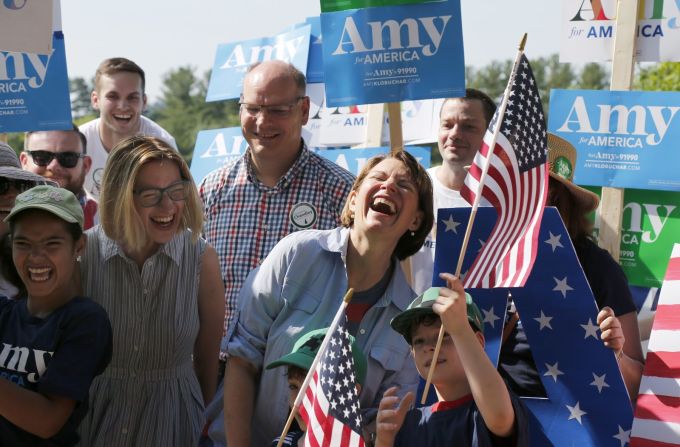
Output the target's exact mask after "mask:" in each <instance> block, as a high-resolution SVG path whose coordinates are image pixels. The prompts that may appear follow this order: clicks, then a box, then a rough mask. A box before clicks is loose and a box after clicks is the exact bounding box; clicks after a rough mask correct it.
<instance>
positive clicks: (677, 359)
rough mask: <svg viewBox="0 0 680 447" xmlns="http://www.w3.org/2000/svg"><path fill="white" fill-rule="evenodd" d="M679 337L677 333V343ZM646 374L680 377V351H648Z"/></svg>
mask: <svg viewBox="0 0 680 447" xmlns="http://www.w3.org/2000/svg"><path fill="white" fill-rule="evenodd" d="M677 338H678V336H677V333H676V344H677V343H678V341H679V340H677ZM645 376H653V377H667V378H674V377H680V352H656V351H655V352H652V351H649V352H647V359H646V361H645Z"/></svg>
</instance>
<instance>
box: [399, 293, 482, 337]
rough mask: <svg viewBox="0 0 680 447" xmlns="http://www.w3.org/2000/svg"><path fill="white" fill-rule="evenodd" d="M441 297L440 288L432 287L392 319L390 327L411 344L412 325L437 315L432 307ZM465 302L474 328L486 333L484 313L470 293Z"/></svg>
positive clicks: (469, 319)
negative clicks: (423, 317) (421, 319)
mask: <svg viewBox="0 0 680 447" xmlns="http://www.w3.org/2000/svg"><path fill="white" fill-rule="evenodd" d="M438 296H439V287H430V288H429V289H427V290H426V291H425V292H424V293H423V294H422V295H420V296H418V298H416V299H415V300H413V302H412V303H411V304H409V306H408V308H406V310H405V311H403V312H402V313H400V314H399V315H397V316H396V317H394V318H392V321H390V326H392V329H394V330H395V331H397V332H399V333H400V334H401V335H403V336H404V338H405V339H406V341H407V342H408V343H409V344H411V324H412V323H413V322H414V321H415V320H416V319H417V318H420V317H422V316H425V315H437V314H435V313H434V311H433V310H432V305H433V304H434V302H435V301H436V299H437V297H438ZM465 302H466V303H467V316H468V321H469V322H470V324H472V326H473V327H474V328H475V329H477V330H478V331H480V332H482V333H483V332H484V323H483V320H484V319H483V318H482V313H481V312H480V311H479V308H478V307H477V305H476V304H475V303H474V301H472V297H471V296H470V294H469V293H465Z"/></svg>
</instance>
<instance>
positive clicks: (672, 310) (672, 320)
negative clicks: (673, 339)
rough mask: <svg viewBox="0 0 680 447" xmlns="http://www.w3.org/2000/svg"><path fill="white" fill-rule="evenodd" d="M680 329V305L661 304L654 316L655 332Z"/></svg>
mask: <svg viewBox="0 0 680 447" xmlns="http://www.w3.org/2000/svg"><path fill="white" fill-rule="evenodd" d="M664 329H673V330H678V329H680V304H667V303H666V301H664V304H659V305H658V306H657V307H656V315H655V316H654V330H664ZM678 348H680V346H678Z"/></svg>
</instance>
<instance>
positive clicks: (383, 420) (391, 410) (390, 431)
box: [375, 386, 415, 447]
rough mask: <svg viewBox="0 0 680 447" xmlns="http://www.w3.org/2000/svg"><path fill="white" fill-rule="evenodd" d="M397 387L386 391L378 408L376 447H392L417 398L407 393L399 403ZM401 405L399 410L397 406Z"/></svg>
mask: <svg viewBox="0 0 680 447" xmlns="http://www.w3.org/2000/svg"><path fill="white" fill-rule="evenodd" d="M397 389H398V388H397V387H396V386H393V387H391V388H389V389H388V390H387V391H385V394H383V398H382V399H381V400H380V405H379V406H378V415H377V416H376V419H375V420H376V439H375V447H392V445H394V438H395V437H396V436H397V432H398V431H399V429H400V428H401V425H402V424H403V423H404V418H405V417H406V412H407V411H408V410H409V408H411V405H412V404H413V401H414V399H415V396H414V395H413V393H411V392H410V391H409V392H408V393H406V396H404V399H403V400H402V401H401V402H399V396H397ZM397 403H398V404H399V406H398V407H397V408H395V405H397Z"/></svg>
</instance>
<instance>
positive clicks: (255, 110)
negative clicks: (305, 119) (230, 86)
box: [238, 96, 306, 118]
mask: <svg viewBox="0 0 680 447" xmlns="http://www.w3.org/2000/svg"><path fill="white" fill-rule="evenodd" d="M305 98H306V96H298V97H297V98H295V100H294V101H293V102H290V103H288V104H272V105H264V104H251V103H247V102H239V103H238V104H239V106H240V107H241V110H243V111H244V112H245V113H246V114H247V115H248V116H250V117H253V118H255V117H257V115H259V114H260V113H261V112H262V113H264V112H267V113H269V114H270V115H271V116H273V117H275V118H285V117H287V116H288V115H290V112H292V111H293V107H295V105H296V104H297V103H298V102H300V100H301V99H305Z"/></svg>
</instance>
